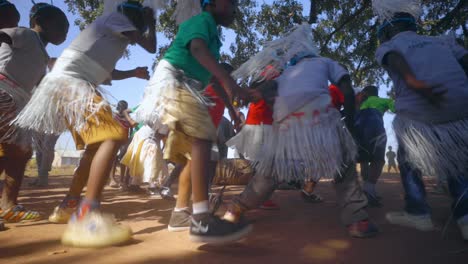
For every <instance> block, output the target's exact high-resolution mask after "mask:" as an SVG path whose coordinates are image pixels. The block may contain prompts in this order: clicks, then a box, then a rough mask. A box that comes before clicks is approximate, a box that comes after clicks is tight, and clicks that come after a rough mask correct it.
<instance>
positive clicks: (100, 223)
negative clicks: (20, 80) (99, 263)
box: [16, 1, 156, 247]
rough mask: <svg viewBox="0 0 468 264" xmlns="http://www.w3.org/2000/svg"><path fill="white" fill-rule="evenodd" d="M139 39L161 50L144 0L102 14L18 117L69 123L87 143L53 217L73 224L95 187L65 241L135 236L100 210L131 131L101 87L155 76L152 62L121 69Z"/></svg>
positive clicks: (108, 241)
mask: <svg viewBox="0 0 468 264" xmlns="http://www.w3.org/2000/svg"><path fill="white" fill-rule="evenodd" d="M113 2H115V1H113ZM106 13H107V12H106ZM147 30H148V32H147V34H146V35H143V33H145V31H147ZM133 43H138V44H139V45H140V46H141V47H143V48H144V49H146V50H147V51H148V52H150V53H155V51H156V37H155V20H154V17H153V11H152V10H151V9H149V8H143V6H142V5H141V4H140V3H139V2H138V1H125V2H123V3H121V4H120V5H119V6H118V8H117V10H113V11H111V12H108V14H107V15H103V16H101V17H99V18H98V19H96V21H94V22H93V23H92V24H91V25H89V26H88V27H87V28H86V29H85V30H84V31H82V32H81V33H80V35H79V36H78V37H77V38H76V39H75V40H74V41H73V42H72V43H71V45H70V46H69V47H68V48H67V49H65V51H64V52H63V53H62V55H61V56H60V57H59V58H58V59H57V62H56V64H55V66H54V68H53V69H52V71H51V72H50V73H49V74H48V75H46V77H45V78H44V79H43V80H42V81H41V84H40V85H39V86H38V87H37V88H36V91H35V93H34V95H33V98H32V99H31V101H30V102H29V104H28V105H27V106H26V108H25V109H24V110H23V112H22V113H21V114H20V116H19V117H18V119H17V121H16V122H17V124H18V125H20V126H21V127H25V128H29V129H34V130H37V131H41V132H47V133H61V132H63V131H64V130H66V129H67V128H68V129H70V130H71V132H72V136H73V138H74V140H75V143H76V145H77V149H83V148H85V152H84V154H83V157H82V159H81V160H80V164H79V166H78V168H77V169H76V171H75V175H74V178H73V181H72V186H71V188H70V191H69V194H68V195H67V197H66V198H65V199H64V201H63V202H62V203H61V205H59V206H58V207H57V208H55V210H54V213H53V214H52V215H51V216H50V217H49V220H51V222H56V223H63V222H66V220H67V219H68V218H69V217H70V213H72V212H74V211H75V209H76V205H77V203H78V202H79V198H80V193H81V191H82V189H83V187H84V186H85V185H87V190H86V195H85V198H84V199H83V200H82V201H81V203H80V205H79V208H78V211H77V212H76V213H75V214H74V217H73V218H72V219H71V220H70V221H69V223H68V226H67V228H66V230H65V233H64V234H63V236H62V242H63V243H65V244H68V245H71V246H82V247H98V246H109V245H113V244H116V243H121V242H124V241H127V240H129V239H130V238H131V230H130V228H129V227H125V226H120V225H118V224H117V223H115V220H114V219H113V218H112V217H110V216H107V215H104V214H102V213H101V212H100V211H99V208H100V200H101V197H102V190H103V187H104V185H105V183H106V181H107V178H108V177H109V175H110V170H111V166H112V161H113V159H114V157H115V155H116V152H117V150H118V148H119V146H120V145H121V144H122V143H123V142H124V141H125V140H127V138H128V131H126V130H125V129H123V128H122V126H121V125H120V124H119V123H118V122H117V121H116V120H115V119H114V118H113V116H112V111H111V108H110V106H109V104H108V103H107V102H106V101H105V100H104V99H103V97H102V96H101V92H100V90H101V89H100V87H99V85H100V84H102V83H103V82H105V81H106V80H108V79H113V80H121V79H125V78H130V77H137V78H142V79H148V72H147V70H146V69H145V68H136V69H134V70H130V71H118V70H115V65H116V63H117V61H118V60H119V59H120V58H121V57H122V56H123V54H124V52H125V50H126V48H127V47H128V45H129V44H133ZM45 101H47V102H48V104H44V103H43V102H45ZM86 182H87V184H86Z"/></svg>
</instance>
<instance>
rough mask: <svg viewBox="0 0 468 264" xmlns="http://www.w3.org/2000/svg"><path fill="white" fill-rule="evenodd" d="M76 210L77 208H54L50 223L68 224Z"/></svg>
mask: <svg viewBox="0 0 468 264" xmlns="http://www.w3.org/2000/svg"><path fill="white" fill-rule="evenodd" d="M76 209H77V208H76V207H64V208H63V207H60V205H59V206H57V207H55V208H54V212H53V213H52V214H51V215H50V216H49V222H51V223H54V224H66V223H68V220H70V217H71V215H72V214H73V213H74V212H75V211H76Z"/></svg>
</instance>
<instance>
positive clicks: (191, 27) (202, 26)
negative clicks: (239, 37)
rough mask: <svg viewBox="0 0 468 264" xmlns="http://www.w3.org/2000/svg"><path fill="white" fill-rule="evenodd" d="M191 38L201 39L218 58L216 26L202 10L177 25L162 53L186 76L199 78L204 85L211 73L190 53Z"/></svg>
mask: <svg viewBox="0 0 468 264" xmlns="http://www.w3.org/2000/svg"><path fill="white" fill-rule="evenodd" d="M193 39H203V40H204V41H205V42H206V44H207V45H208V49H209V50H210V52H211V54H212V55H213V56H214V57H215V58H216V60H219V58H220V49H221V41H220V40H219V33H218V27H217V25H216V22H215V20H214V18H213V16H212V15H211V14H210V13H208V12H202V13H201V14H199V15H197V16H194V17H192V18H191V19H189V20H187V21H185V22H184V23H182V24H181V25H180V26H179V31H178V32H177V35H176V37H175V40H174V42H172V45H171V47H170V48H169V49H168V50H167V52H166V54H165V55H164V59H165V60H167V61H168V62H169V63H171V64H172V65H173V66H174V67H177V68H179V69H181V70H183V71H184V72H185V74H186V75H187V76H188V77H190V78H192V79H196V80H199V81H201V82H202V83H203V85H204V86H206V85H207V84H208V83H209V82H210V79H211V73H210V72H209V71H208V70H207V69H205V68H204V67H203V66H202V65H201V64H200V63H199V62H198V61H197V60H196V59H195V57H193V56H192V54H191V53H190V50H189V46H188V45H189V44H190V42H191V41H192V40H193Z"/></svg>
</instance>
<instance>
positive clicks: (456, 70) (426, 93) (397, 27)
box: [373, 0, 468, 240]
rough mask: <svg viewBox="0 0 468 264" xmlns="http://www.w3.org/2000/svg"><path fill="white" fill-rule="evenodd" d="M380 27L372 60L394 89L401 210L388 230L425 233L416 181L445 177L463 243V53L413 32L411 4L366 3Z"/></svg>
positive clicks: (467, 112)
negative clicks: (424, 177)
mask: <svg viewBox="0 0 468 264" xmlns="http://www.w3.org/2000/svg"><path fill="white" fill-rule="evenodd" d="M373 8H374V12H375V13H377V14H378V15H379V18H380V20H381V22H382V25H381V26H380V27H379V30H378V35H379V38H380V41H381V43H382V44H381V45H380V47H379V48H378V50H377V52H376V58H377V61H378V62H379V63H380V64H381V65H383V67H385V69H386V70H387V72H388V74H389V76H390V77H391V78H392V80H393V83H394V85H395V94H396V99H395V109H396V117H395V120H394V121H393V127H394V130H395V134H396V137H397V140H398V144H399V146H398V165H399V167H400V174H401V177H402V183H403V187H404V189H405V202H406V206H405V210H404V211H402V212H391V213H388V214H387V215H386V218H387V220H388V221H389V222H390V223H392V224H398V225H403V226H408V227H412V228H416V229H418V230H422V231H430V230H433V228H434V226H433V223H432V220H431V215H430V214H431V212H430V208H429V205H428V204H427V201H426V197H425V190H424V183H423V181H422V178H421V175H422V173H424V174H425V175H433V176H439V177H446V178H447V181H448V185H449V190H450V193H451V195H452V197H453V199H454V204H453V216H454V218H455V219H456V220H457V223H458V226H459V227H460V230H461V233H462V236H463V238H464V239H465V240H468V195H467V192H468V191H467V190H468V167H467V164H468V147H467V146H468V133H466V131H467V128H468V108H467V107H466V102H467V101H468V77H467V75H466V73H465V72H464V70H463V69H464V68H466V67H467V66H468V52H467V50H465V49H463V48H462V47H460V46H459V45H458V44H457V43H456V42H455V40H454V39H453V38H449V37H429V36H422V35H418V34H417V33H416V19H417V17H418V16H419V14H420V12H421V7H420V5H419V1H407V0H405V1H391V2H390V1H383V0H382V1H376V0H374V1H373Z"/></svg>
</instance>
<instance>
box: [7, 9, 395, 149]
mask: <svg viewBox="0 0 468 264" xmlns="http://www.w3.org/2000/svg"><path fill="white" fill-rule="evenodd" d="M10 1H11V2H13V3H14V4H15V5H16V7H17V9H18V11H19V12H20V14H21V20H20V26H24V27H27V26H28V25H29V10H30V9H31V7H32V3H31V1H30V0H10ZM42 1H44V2H46V1H47V0H42ZM36 2H41V1H40V0H37V1H36ZM258 2H259V4H261V3H263V2H265V3H271V2H273V1H272V0H265V1H258ZM300 2H302V3H303V6H304V15H308V10H309V8H310V1H309V0H301V1H300ZM53 4H54V5H56V6H58V7H59V8H61V9H62V10H63V11H64V12H65V13H66V15H67V17H68V20H69V22H70V30H69V32H68V36H67V40H66V41H65V42H64V43H63V44H61V45H59V46H54V45H52V44H49V45H48V46H47V51H48V53H49V56H50V57H58V56H60V54H61V52H62V51H63V50H64V49H65V48H66V47H67V46H69V45H70V43H71V41H72V40H73V39H75V38H76V37H77V36H78V34H79V33H80V30H79V28H78V27H77V26H75V25H74V21H75V19H77V18H78V17H77V16H75V15H73V14H72V13H71V12H69V11H68V7H67V6H66V5H65V4H64V2H63V1H58V0H55V1H53ZM225 34H226V35H225V37H226V38H225V42H224V43H223V48H222V50H223V51H224V52H226V53H228V52H229V50H228V48H229V46H230V44H231V43H232V42H233V41H234V39H235V32H233V31H232V30H227V31H225ZM157 40H158V46H159V45H165V44H167V43H168V42H169V40H168V39H166V38H165V37H164V36H163V35H162V34H160V33H158V34H157ZM129 50H130V54H131V55H130V57H129V58H122V59H120V60H119V61H118V63H117V66H116V69H118V70H131V69H134V68H135V67H144V66H146V67H148V68H149V69H150V73H151V74H152V70H151V66H152V65H153V61H154V58H155V56H154V55H153V54H150V53H148V52H146V51H145V50H144V49H143V48H141V47H139V46H130V47H129ZM145 85H146V81H145V80H140V79H135V78H131V79H127V80H121V81H114V82H113V83H112V86H104V88H105V89H106V90H107V91H108V92H109V93H108V94H109V95H110V97H109V98H108V99H109V102H110V103H111V104H116V103H117V101H119V100H126V101H127V102H128V103H129V106H130V107H132V106H136V105H137V104H138V103H139V102H140V100H141V99H142V96H143V92H144V89H145ZM388 90H389V87H386V86H381V87H380V89H379V93H380V96H381V97H386V94H387V91H388ZM393 117H394V115H393V114H385V116H384V121H385V128H386V130H387V137H388V141H387V142H388V143H387V144H388V145H392V146H393V147H394V149H396V147H397V144H396V140H395V136H394V133H393V129H392V128H391V122H392V120H393ZM55 148H56V150H58V151H59V152H60V150H65V149H68V150H73V149H74V143H73V139H72V138H71V136H70V133H68V132H67V133H64V134H63V135H62V136H61V137H60V138H59V140H58V142H57V145H56V147H55ZM229 155H230V156H231V155H232V152H230V154H229Z"/></svg>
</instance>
